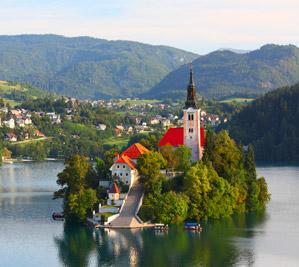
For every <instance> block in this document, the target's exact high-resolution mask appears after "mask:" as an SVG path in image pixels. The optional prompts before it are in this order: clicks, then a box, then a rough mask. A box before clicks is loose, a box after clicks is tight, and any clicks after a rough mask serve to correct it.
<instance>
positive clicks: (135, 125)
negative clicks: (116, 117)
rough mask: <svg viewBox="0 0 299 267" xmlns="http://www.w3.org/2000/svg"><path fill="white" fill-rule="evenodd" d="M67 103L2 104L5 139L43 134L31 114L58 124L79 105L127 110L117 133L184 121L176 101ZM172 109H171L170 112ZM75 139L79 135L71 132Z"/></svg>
mask: <svg viewBox="0 0 299 267" xmlns="http://www.w3.org/2000/svg"><path fill="white" fill-rule="evenodd" d="M64 101H65V103H68V105H69V107H68V108H65V109H64V110H63V111H62V112H47V111H43V110H39V111H30V110H27V109H24V108H18V107H16V108H12V107H10V106H8V107H7V106H4V107H2V108H0V128H3V131H2V133H3V140H4V141H7V142H11V143H14V142H18V141H24V140H33V139H39V138H45V137H46V136H45V134H44V133H43V132H42V131H41V129H38V128H37V127H36V125H34V122H33V121H32V116H37V117H40V118H48V119H49V122H50V123H51V124H56V125H58V124H61V123H63V122H64V121H72V120H73V117H74V115H75V114H76V108H77V107H78V106H89V107H92V108H96V107H101V108H105V109H107V110H111V111H113V112H119V113H124V112H126V113H128V114H129V116H130V122H129V123H128V122H127V123H120V124H116V125H114V126H113V127H114V128H113V133H114V136H116V137H121V136H130V135H134V134H138V133H146V132H153V131H155V130H156V129H157V128H158V127H159V128H161V129H168V128H169V127H171V126H181V125H183V119H182V118H181V117H179V114H177V115H176V113H178V112H177V109H178V104H177V103H173V104H165V103H160V102H159V101H158V102H152V103H147V101H143V100H139V99H125V100H122V99H116V100H98V101H91V100H78V99H75V98H64ZM171 111H173V113H171ZM201 120H202V122H203V123H204V124H205V125H210V126H211V127H217V126H218V125H219V124H221V123H225V122H227V118H221V117H220V116H219V115H216V114H209V113H207V112H205V111H201ZM93 127H94V128H95V129H97V130H98V131H106V130H107V125H106V124H104V123H96V124H94V125H93ZM72 137H73V138H74V139H77V138H80V136H79V135H76V134H74V135H73V136H72Z"/></svg>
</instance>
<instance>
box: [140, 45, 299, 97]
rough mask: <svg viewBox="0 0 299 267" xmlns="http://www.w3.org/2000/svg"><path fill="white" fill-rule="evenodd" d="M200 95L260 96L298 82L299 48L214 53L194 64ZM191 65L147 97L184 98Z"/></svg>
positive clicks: (153, 89)
mask: <svg viewBox="0 0 299 267" xmlns="http://www.w3.org/2000/svg"><path fill="white" fill-rule="evenodd" d="M192 65H193V69H194V74H195V81H196V84H197V87H198V92H199V93H201V94H202V95H204V96H206V97H209V98H213V97H216V98H225V97H231V96H236V95H237V96H258V95H261V94H264V93H266V92H268V91H271V90H274V89H275V88H278V87H282V86H286V85H292V84H294V83H296V82H298V81H299V48H298V47H296V46H294V45H287V46H279V45H273V44H268V45H264V46H262V47H261V48H260V49H258V50H253V51H250V52H248V53H245V54H237V53H234V52H232V51H228V50H224V51H214V52H212V53H209V54H207V55H204V56H200V57H198V58H197V59H195V60H194V61H193V62H192ZM188 68H189V67H188V65H183V66H181V67H179V68H178V69H177V70H174V71H173V72H171V73H169V74H168V75H166V76H165V78H164V79H162V80H161V81H160V83H158V84H157V85H155V86H154V87H153V88H152V89H151V90H150V91H149V92H147V93H145V94H144V95H143V96H144V97H150V98H167V97H169V96H170V95H172V94H173V95H174V96H175V97H178V96H180V95H184V94H185V88H186V85H187V79H188V71H189V70H188Z"/></svg>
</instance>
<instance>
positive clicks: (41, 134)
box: [34, 129, 45, 138]
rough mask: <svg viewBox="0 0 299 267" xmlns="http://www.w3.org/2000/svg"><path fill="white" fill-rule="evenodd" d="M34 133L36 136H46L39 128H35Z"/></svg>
mask: <svg viewBox="0 0 299 267" xmlns="http://www.w3.org/2000/svg"><path fill="white" fill-rule="evenodd" d="M34 135H35V136H36V137H40V138H41V137H45V135H44V134H43V133H42V132H41V131H39V130H37V129H35V130H34Z"/></svg>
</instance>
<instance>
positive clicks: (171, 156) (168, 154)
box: [160, 145, 179, 171]
mask: <svg viewBox="0 0 299 267" xmlns="http://www.w3.org/2000/svg"><path fill="white" fill-rule="evenodd" d="M160 151H161V154H162V156H163V158H164V159H165V160H166V162H167V169H169V170H172V171H173V170H175V169H177V166H178V164H179V162H178V158H177V156H176V154H175V150H174V148H173V146H170V145H165V146H162V147H161V149H160Z"/></svg>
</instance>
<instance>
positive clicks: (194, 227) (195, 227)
mask: <svg viewBox="0 0 299 267" xmlns="http://www.w3.org/2000/svg"><path fill="white" fill-rule="evenodd" d="M184 228H185V229H186V230H189V231H196V232H201V231H202V227H201V226H200V224H199V223H197V222H186V223H185V226H184Z"/></svg>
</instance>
